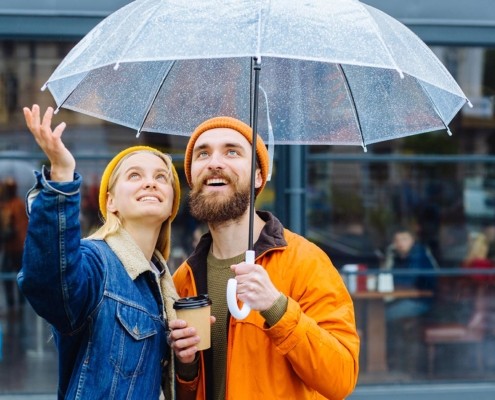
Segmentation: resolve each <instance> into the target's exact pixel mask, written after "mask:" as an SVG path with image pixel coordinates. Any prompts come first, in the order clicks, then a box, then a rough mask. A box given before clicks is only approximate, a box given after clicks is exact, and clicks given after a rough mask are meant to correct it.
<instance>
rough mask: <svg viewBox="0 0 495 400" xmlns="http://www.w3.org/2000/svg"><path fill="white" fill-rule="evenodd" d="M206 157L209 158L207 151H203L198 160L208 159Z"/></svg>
mask: <svg viewBox="0 0 495 400" xmlns="http://www.w3.org/2000/svg"><path fill="white" fill-rule="evenodd" d="M206 157H208V152H207V151H201V152H199V153H198V158H206Z"/></svg>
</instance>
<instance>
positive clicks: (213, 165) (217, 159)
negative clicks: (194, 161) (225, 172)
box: [208, 152, 225, 169]
mask: <svg viewBox="0 0 495 400" xmlns="http://www.w3.org/2000/svg"><path fill="white" fill-rule="evenodd" d="M224 166H225V163H224V162H223V157H222V155H221V154H220V153H215V152H214V153H212V154H211V156H210V159H209V163H208V168H210V169H221V168H223V167H224Z"/></svg>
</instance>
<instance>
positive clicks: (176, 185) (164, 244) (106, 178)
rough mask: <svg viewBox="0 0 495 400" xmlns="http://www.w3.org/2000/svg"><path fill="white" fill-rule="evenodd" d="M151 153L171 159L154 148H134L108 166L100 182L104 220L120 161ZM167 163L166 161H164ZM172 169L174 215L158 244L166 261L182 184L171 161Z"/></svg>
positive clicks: (100, 203) (167, 222) (123, 152)
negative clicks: (111, 186)
mask: <svg viewBox="0 0 495 400" xmlns="http://www.w3.org/2000/svg"><path fill="white" fill-rule="evenodd" d="M142 151H145V152H150V153H153V154H154V153H156V154H157V156H161V157H164V158H166V157H169V156H168V155H167V154H165V153H163V152H161V151H160V150H157V149H154V148H153V147H149V146H132V147H129V148H127V149H124V150H122V151H121V152H120V153H118V154H117V155H116V156H115V157H114V158H113V159H112V160H111V161H110V162H109V163H108V164H107V166H106V168H105V171H104V172H103V175H102V177H101V182H100V193H99V200H98V201H99V207H100V212H101V215H102V216H103V218H104V219H105V220H106V219H107V193H108V185H109V183H110V178H111V177H112V175H113V172H114V170H115V168H116V167H117V165H119V163H120V161H121V160H123V159H124V157H126V156H127V155H129V154H131V153H136V152H142ZM164 161H165V160H164ZM167 164H168V165H170V169H171V172H172V177H173V182H172V188H173V190H174V201H173V203H172V213H171V214H170V217H169V218H168V219H167V220H166V221H165V222H164V223H163V225H162V229H161V230H160V237H159V239H158V241H159V243H157V246H156V247H157V249H159V250H160V251H161V252H162V254H163V255H164V257H165V259H167V258H168V256H169V254H170V230H171V229H170V225H171V222H172V221H173V220H174V218H175V217H176V216H177V213H178V211H179V203H180V182H179V177H178V175H177V171H176V170H175V167H174V165H173V164H172V161H171V160H170V162H169V163H167Z"/></svg>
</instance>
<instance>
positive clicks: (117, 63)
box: [113, 62, 120, 71]
mask: <svg viewBox="0 0 495 400" xmlns="http://www.w3.org/2000/svg"><path fill="white" fill-rule="evenodd" d="M119 67H120V63H119V62H116V63H115V65H114V66H113V70H114V71H117V70H118V69H119Z"/></svg>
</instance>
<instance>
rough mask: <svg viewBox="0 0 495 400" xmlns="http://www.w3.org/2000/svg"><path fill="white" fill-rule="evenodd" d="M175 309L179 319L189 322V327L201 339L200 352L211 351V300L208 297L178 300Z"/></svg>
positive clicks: (203, 295)
mask: <svg viewBox="0 0 495 400" xmlns="http://www.w3.org/2000/svg"><path fill="white" fill-rule="evenodd" d="M174 309H175V311H176V313H177V318H178V319H183V320H184V321H186V322H187V326H191V327H193V328H195V329H196V332H197V334H198V336H199V338H200V341H199V343H198V344H197V347H198V350H206V349H209V348H210V346H211V336H210V332H211V324H210V314H211V300H210V299H209V297H208V295H206V294H202V295H199V296H195V297H184V298H182V299H178V300H177V301H176V302H175V303H174Z"/></svg>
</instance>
